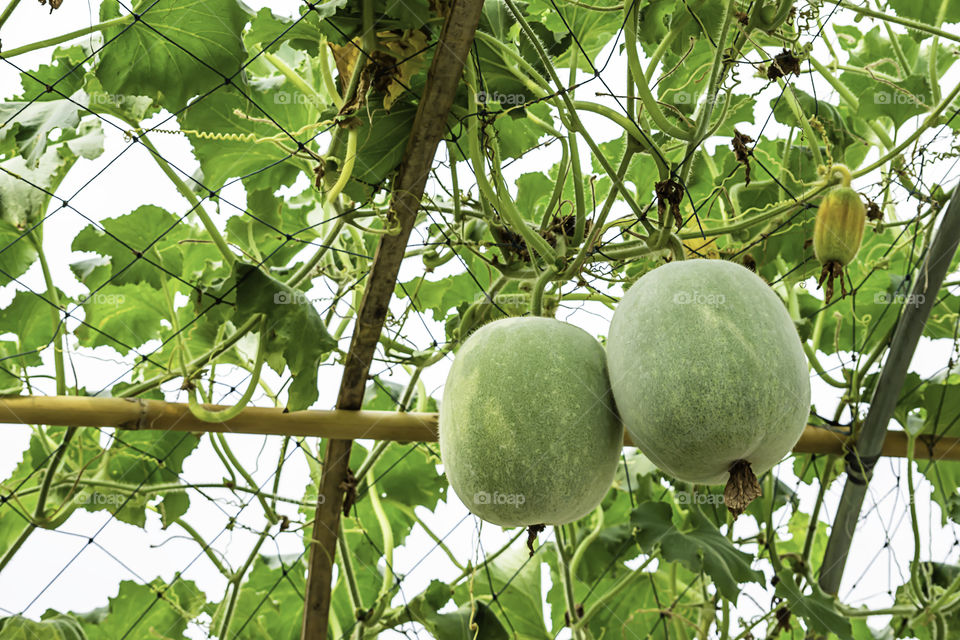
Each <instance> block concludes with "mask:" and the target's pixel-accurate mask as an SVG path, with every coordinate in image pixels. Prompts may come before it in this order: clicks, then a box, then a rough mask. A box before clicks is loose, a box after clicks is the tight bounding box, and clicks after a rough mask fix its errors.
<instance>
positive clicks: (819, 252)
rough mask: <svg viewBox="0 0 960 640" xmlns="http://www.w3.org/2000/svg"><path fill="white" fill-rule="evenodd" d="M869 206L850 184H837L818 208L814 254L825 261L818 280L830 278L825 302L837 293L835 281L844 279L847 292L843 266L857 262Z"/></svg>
mask: <svg viewBox="0 0 960 640" xmlns="http://www.w3.org/2000/svg"><path fill="white" fill-rule="evenodd" d="M866 222H867V208H866V206H864V204H863V200H861V199H860V194H859V193H857V192H856V191H854V190H853V189H851V188H850V187H849V186H847V185H843V184H841V185H837V186H835V187H833V188H832V189H830V190H829V191H828V192H827V195H825V196H824V197H823V200H822V201H821V202H820V206H819V207H818V208H817V218H816V220H815V221H814V224H813V254H814V255H815V256H816V257H817V260H819V261H820V264H821V265H823V270H822V271H821V272H820V278H819V280H818V284H819V285H823V284H824V282H826V287H825V288H824V292H825V295H824V302H830V298H832V297H833V281H834V280H835V279H836V278H839V279H840V290H841V292H842V294H843V295H844V296H846V294H847V289H846V285H845V284H844V278H843V268H844V267H845V266H846V265H848V264H850V263H851V262H853V259H854V258H855V257H857V252H858V251H859V250H860V243H861V242H863V228H864V225H865V224H866Z"/></svg>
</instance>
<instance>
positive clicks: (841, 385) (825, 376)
mask: <svg viewBox="0 0 960 640" xmlns="http://www.w3.org/2000/svg"><path fill="white" fill-rule="evenodd" d="M820 315H823V314H820ZM803 351H804V353H806V354H807V360H808V361H809V362H810V366H811V367H813V370H814V371H816V372H817V375H818V376H820V379H821V380H823V381H824V382H826V383H827V384H829V385H830V386H831V387H836V388H838V389H846V388H847V383H846V382H841V381H839V380H837V379H836V378H834V377H832V376H831V375H830V374H829V373H827V372H826V371H825V370H824V369H823V365H821V364H820V361H819V360H818V359H817V354H816V352H815V351H814V350H813V348H812V347H811V346H810V343H809V342H804V343H803Z"/></svg>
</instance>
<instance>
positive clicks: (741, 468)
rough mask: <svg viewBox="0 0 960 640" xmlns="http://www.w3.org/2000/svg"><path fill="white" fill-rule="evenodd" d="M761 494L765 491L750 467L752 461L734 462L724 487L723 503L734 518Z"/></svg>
mask: <svg viewBox="0 0 960 640" xmlns="http://www.w3.org/2000/svg"><path fill="white" fill-rule="evenodd" d="M761 495H763V491H762V490H761V489H760V482H759V481H758V480H757V476H756V475H754V473H753V469H751V468H750V463H749V462H747V461H746V460H737V461H736V462H734V463H733V466H731V467H730V479H729V480H727V486H726V487H724V488H723V504H725V505H726V506H727V509H728V510H729V511H730V513H732V514H733V518H734V520H736V519H737V518H738V517H740V514H742V513H743V512H744V511H745V510H746V508H747V506H749V504H750V503H751V502H753V501H754V500H755V499H757V498H759V497H760V496H761Z"/></svg>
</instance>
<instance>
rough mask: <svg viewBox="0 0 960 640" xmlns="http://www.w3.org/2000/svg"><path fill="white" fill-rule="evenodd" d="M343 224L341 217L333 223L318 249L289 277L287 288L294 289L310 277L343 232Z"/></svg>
mask: <svg viewBox="0 0 960 640" xmlns="http://www.w3.org/2000/svg"><path fill="white" fill-rule="evenodd" d="M344 224H346V218H345V217H344V216H342V215H341V216H338V217H337V218H336V219H335V220H334V221H333V226H331V227H330V230H329V231H328V232H327V235H326V236H324V238H323V240H322V242H321V244H320V247H319V248H318V249H317V251H316V252H315V253H314V254H313V255H312V256H310V258H309V259H308V260H307V261H306V262H304V263H303V264H302V265H301V266H300V268H299V269H297V271H296V272H295V273H294V274H293V275H292V276H291V277H290V280H288V281H287V285H288V286H290V287H293V288H296V287H298V286H299V285H300V284H301V283H303V282H304V281H305V280H306V279H307V278H308V277H310V274H311V272H312V271H313V270H314V268H315V267H316V266H317V265H318V264H320V261H321V260H322V259H323V256H324V255H325V254H326V253H327V251H328V250H329V249H330V247H332V246H333V243H334V242H336V241H337V237H338V236H339V235H340V232H341V231H342V230H343V226H344Z"/></svg>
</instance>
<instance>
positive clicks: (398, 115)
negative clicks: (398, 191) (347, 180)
mask: <svg viewBox="0 0 960 640" xmlns="http://www.w3.org/2000/svg"><path fill="white" fill-rule="evenodd" d="M416 113H417V107H416V105H414V104H410V103H408V102H397V103H395V104H394V105H393V106H392V107H391V108H390V111H387V110H385V109H384V108H383V103H382V101H381V100H380V98H377V99H376V100H371V101H370V102H368V103H367V105H366V106H365V107H364V108H363V109H361V110H360V111H359V112H358V113H357V114H356V117H358V118H359V119H360V126H359V127H358V128H357V159H356V161H355V164H354V168H353V173H352V174H351V177H352V179H353V181H354V182H356V181H360V182H362V183H366V184H379V183H380V182H381V181H383V180H384V179H385V178H386V177H387V176H389V175H390V174H391V173H392V172H393V170H394V169H396V168H397V167H398V166H399V165H400V160H401V159H402V158H403V152H404V149H406V147H407V140H408V139H409V137H410V129H411V128H412V127H413V118H414V116H415V115H416Z"/></svg>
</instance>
